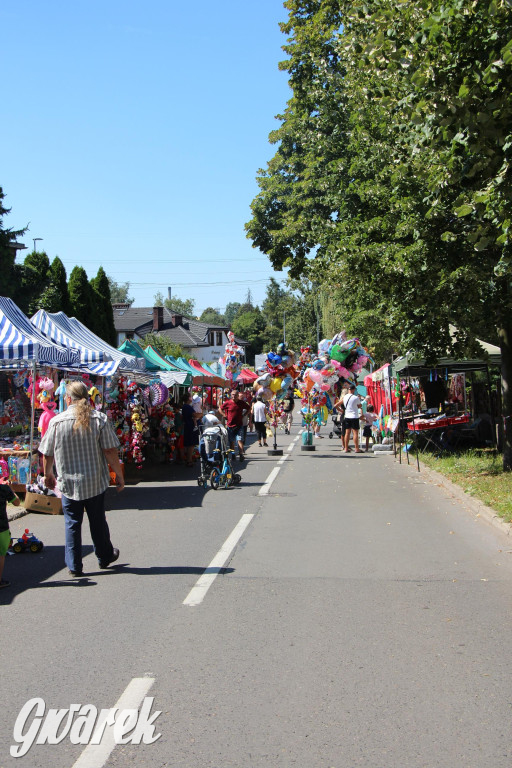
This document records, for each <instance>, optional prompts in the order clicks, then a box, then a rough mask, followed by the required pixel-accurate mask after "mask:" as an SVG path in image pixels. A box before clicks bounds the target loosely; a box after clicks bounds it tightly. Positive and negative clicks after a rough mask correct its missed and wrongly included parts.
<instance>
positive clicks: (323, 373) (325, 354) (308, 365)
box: [298, 331, 373, 423]
mask: <svg viewBox="0 0 512 768" xmlns="http://www.w3.org/2000/svg"><path fill="white" fill-rule="evenodd" d="M303 350H304V352H305V350H307V348H301V352H302V353H303V355H301V361H302V360H303V357H304V364H303V367H302V370H301V381H300V382H299V384H298V392H299V394H300V395H301V396H302V414H303V417H304V421H305V423H308V422H311V421H312V419H313V418H317V420H320V419H321V420H322V422H324V421H325V420H326V418H327V414H328V412H329V411H331V410H332V408H333V402H334V397H335V395H336V387H337V385H338V383H339V382H341V383H352V382H355V381H357V376H358V374H359V373H360V372H361V370H362V368H363V366H364V365H365V364H366V363H367V362H368V360H370V361H372V362H373V360H372V358H371V356H370V353H369V352H368V350H367V349H366V348H365V347H363V346H362V345H361V342H360V341H359V339H356V338H354V339H347V338H346V334H345V332H344V331H341V332H340V333H337V334H336V336H334V338H332V339H322V341H321V342H320V343H319V345H318V356H317V357H316V358H314V359H313V357H312V356H311V358H310V360H309V361H307V359H306V354H304V352H303Z"/></svg>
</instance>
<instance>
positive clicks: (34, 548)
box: [9, 528, 44, 554]
mask: <svg viewBox="0 0 512 768" xmlns="http://www.w3.org/2000/svg"><path fill="white" fill-rule="evenodd" d="M43 547H44V544H43V542H42V541H40V540H39V539H38V538H37V536H34V534H33V533H30V531H29V529H28V528H25V533H24V534H23V536H20V538H19V539H18V540H17V541H14V539H11V545H10V547H9V549H10V550H11V551H12V552H15V553H16V554H20V553H21V552H26V551H27V550H28V551H29V552H40V551H41V550H42V548H43Z"/></svg>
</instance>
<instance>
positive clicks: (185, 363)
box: [176, 357, 212, 387]
mask: <svg viewBox="0 0 512 768" xmlns="http://www.w3.org/2000/svg"><path fill="white" fill-rule="evenodd" d="M176 363H177V364H178V365H180V366H181V367H183V368H184V369H186V370H188V371H189V373H191V374H192V376H193V379H194V386H196V387H197V386H204V387H207V386H212V383H211V381H210V374H207V373H206V371H200V370H199V369H198V368H196V367H195V366H193V365H191V361H190V360H185V358H184V357H178V359H177V360H176Z"/></svg>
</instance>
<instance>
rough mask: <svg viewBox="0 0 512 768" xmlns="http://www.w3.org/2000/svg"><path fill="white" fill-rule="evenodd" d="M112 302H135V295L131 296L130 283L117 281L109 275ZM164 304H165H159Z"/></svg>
mask: <svg viewBox="0 0 512 768" xmlns="http://www.w3.org/2000/svg"><path fill="white" fill-rule="evenodd" d="M107 280H108V285H109V289H110V299H111V301H112V304H130V305H131V304H133V302H134V299H133V296H130V295H129V293H130V283H129V282H126V283H117V282H116V281H115V280H114V278H113V277H111V276H110V275H107ZM159 306H163V305H159Z"/></svg>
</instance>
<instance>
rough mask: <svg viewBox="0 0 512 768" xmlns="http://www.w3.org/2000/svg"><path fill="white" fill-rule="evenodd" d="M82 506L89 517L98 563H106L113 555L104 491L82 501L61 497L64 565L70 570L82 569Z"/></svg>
mask: <svg viewBox="0 0 512 768" xmlns="http://www.w3.org/2000/svg"><path fill="white" fill-rule="evenodd" d="M84 508H85V511H86V512H87V517H88V518H89V529H90V531H91V538H92V543H93V544H94V552H95V554H96V557H97V558H98V561H99V562H100V563H108V561H109V560H111V558H112V555H113V547H112V542H111V541H110V531H109V529H108V524H107V518H106V517H105V492H103V493H100V494H99V496H93V497H92V498H90V499H84V500H83V501H74V500H73V499H68V498H66V496H63V497H62V511H63V512H64V521H65V525H66V556H65V560H66V565H67V567H68V568H69V570H70V571H81V570H82V521H83V519H84Z"/></svg>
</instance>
